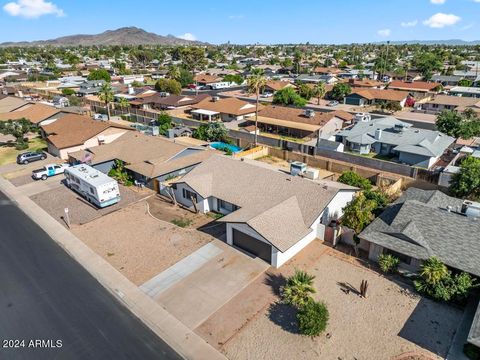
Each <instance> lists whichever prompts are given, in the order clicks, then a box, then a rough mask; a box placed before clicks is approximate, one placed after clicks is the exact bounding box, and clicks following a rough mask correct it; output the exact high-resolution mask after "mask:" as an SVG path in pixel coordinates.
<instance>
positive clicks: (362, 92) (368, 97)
mask: <svg viewBox="0 0 480 360" xmlns="http://www.w3.org/2000/svg"><path fill="white" fill-rule="evenodd" d="M408 96H409V94H408V92H406V91H397V90H385V89H353V90H352V92H351V93H350V94H349V95H347V96H345V98H344V100H343V103H344V104H347V105H356V106H365V105H375V104H378V103H381V102H385V101H387V102H396V103H398V104H399V105H400V106H401V107H404V106H405V102H406V101H407V98H408Z"/></svg>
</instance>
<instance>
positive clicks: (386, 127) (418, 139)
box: [336, 116, 455, 169]
mask: <svg viewBox="0 0 480 360" xmlns="http://www.w3.org/2000/svg"><path fill="white" fill-rule="evenodd" d="M336 141H339V142H342V143H343V144H345V146H346V148H347V149H349V150H351V151H354V152H359V153H360V154H369V153H370V151H372V150H373V151H374V152H375V153H377V154H379V155H386V156H391V157H392V158H394V157H397V158H398V161H399V162H401V163H406V164H408V165H415V166H418V167H423V168H427V169H428V168H430V167H431V166H432V165H433V164H435V162H437V160H438V159H439V158H440V156H441V155H442V154H443V152H444V151H445V150H446V149H447V148H448V147H449V146H450V145H451V144H453V142H454V141H455V139H454V138H453V137H451V136H447V135H445V134H443V133H441V132H439V131H433V130H425V129H419V128H414V127H412V124H409V123H406V122H403V121H400V120H398V119H396V118H394V117H392V116H387V117H381V118H377V119H369V118H367V121H358V122H357V123H355V124H354V125H352V126H350V127H348V128H345V129H342V130H341V131H339V132H338V133H337V134H336Z"/></svg>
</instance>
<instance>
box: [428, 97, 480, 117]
mask: <svg viewBox="0 0 480 360" xmlns="http://www.w3.org/2000/svg"><path fill="white" fill-rule="evenodd" d="M477 103H480V100H479V99H478V98H471V97H463V96H451V95H435V96H434V97H433V98H432V99H431V100H428V101H426V102H424V103H423V104H422V110H425V111H429V112H434V113H439V112H441V111H443V110H457V109H458V108H464V107H470V106H474V105H475V104H477Z"/></svg>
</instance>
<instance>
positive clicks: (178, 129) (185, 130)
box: [168, 125, 193, 138]
mask: <svg viewBox="0 0 480 360" xmlns="http://www.w3.org/2000/svg"><path fill="white" fill-rule="evenodd" d="M192 135H193V130H192V129H191V128H189V127H188V126H181V125H179V126H175V127H174V128H172V129H168V137H169V138H175V137H191V136H192Z"/></svg>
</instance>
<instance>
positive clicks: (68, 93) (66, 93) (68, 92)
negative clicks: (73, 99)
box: [62, 88, 75, 96]
mask: <svg viewBox="0 0 480 360" xmlns="http://www.w3.org/2000/svg"><path fill="white" fill-rule="evenodd" d="M74 94H75V90H73V89H70V88H65V89H62V95H64V96H72V95H74Z"/></svg>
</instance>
